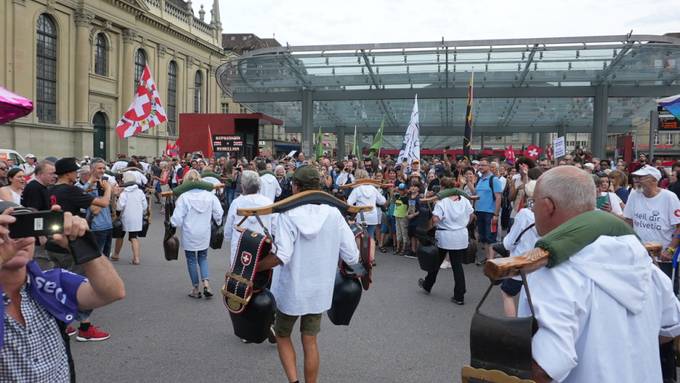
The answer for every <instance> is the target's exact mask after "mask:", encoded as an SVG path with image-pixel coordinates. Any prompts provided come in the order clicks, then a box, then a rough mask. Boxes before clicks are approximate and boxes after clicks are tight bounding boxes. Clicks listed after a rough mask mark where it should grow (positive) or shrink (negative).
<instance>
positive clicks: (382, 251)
mask: <svg viewBox="0 0 680 383" xmlns="http://www.w3.org/2000/svg"><path fill="white" fill-rule="evenodd" d="M379 249H380V252H381V253H383V254H385V253H387V248H386V247H385V246H380V247H379Z"/></svg>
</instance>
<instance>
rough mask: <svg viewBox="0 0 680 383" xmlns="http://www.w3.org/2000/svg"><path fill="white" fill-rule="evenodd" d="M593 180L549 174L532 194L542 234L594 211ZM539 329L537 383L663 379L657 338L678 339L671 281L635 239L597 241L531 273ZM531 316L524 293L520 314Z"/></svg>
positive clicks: (574, 172)
mask: <svg viewBox="0 0 680 383" xmlns="http://www.w3.org/2000/svg"><path fill="white" fill-rule="evenodd" d="M595 195H596V193H595V184H594V183H593V180H592V176H591V175H590V174H588V173H586V172H584V171H583V170H580V169H578V168H576V167H572V166H559V167H556V168H554V169H551V170H549V171H547V172H546V173H544V174H543V175H542V176H541V177H540V178H539V179H538V183H537V185H536V189H535V192H534V214H535V217H536V230H537V231H538V234H539V235H540V236H544V235H546V234H547V233H549V232H550V231H552V230H553V229H556V228H558V227H559V226H560V225H562V224H563V223H565V222H566V221H568V220H569V219H571V218H574V217H576V216H578V215H580V214H582V213H585V212H588V211H591V210H594V209H595V198H596V197H595ZM527 281H528V286H529V289H530V292H531V298H532V301H533V306H534V309H535V312H536V320H537V322H538V331H537V332H536V333H535V334H534V336H533V338H532V355H533V359H534V364H533V372H534V376H533V379H534V380H535V381H536V382H538V383H542V382H550V381H553V380H555V381H558V382H600V383H602V382H612V383H614V382H617V383H621V382H623V383H625V382H630V383H635V382H661V381H662V376H661V365H660V359H659V351H658V350H659V340H660V339H662V337H663V339H664V340H666V341H669V340H670V338H672V337H675V336H678V335H680V303H679V302H678V300H677V299H676V298H675V295H674V294H673V290H672V287H671V283H670V280H669V279H668V277H667V276H666V275H665V274H663V272H661V271H660V270H659V269H658V268H657V267H655V266H654V264H653V263H652V260H651V258H650V257H649V256H648V255H647V252H646V250H645V248H644V246H642V243H641V242H640V240H639V239H638V238H637V237H636V236H635V235H632V234H631V235H623V236H618V237H610V236H600V237H599V238H598V239H597V240H595V241H594V242H592V243H590V244H589V245H587V246H586V247H584V248H583V249H582V250H581V251H579V252H578V253H576V254H574V255H572V256H571V257H570V258H569V259H568V260H566V261H564V262H562V263H560V264H559V265H557V266H554V267H552V268H547V267H544V268H542V269H539V270H537V271H535V272H533V273H531V274H529V275H528V276H527ZM530 313H531V311H530V310H529V306H528V303H527V300H526V295H525V294H524V293H522V299H521V302H520V310H519V315H520V316H528V315H530Z"/></svg>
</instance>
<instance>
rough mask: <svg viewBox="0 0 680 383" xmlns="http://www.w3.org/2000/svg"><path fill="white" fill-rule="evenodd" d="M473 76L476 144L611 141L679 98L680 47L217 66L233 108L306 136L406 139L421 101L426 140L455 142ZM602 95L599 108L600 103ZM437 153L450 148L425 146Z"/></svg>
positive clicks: (259, 60)
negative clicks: (582, 137) (551, 138)
mask: <svg viewBox="0 0 680 383" xmlns="http://www.w3.org/2000/svg"><path fill="white" fill-rule="evenodd" d="M473 71H474V73H475V105H474V112H475V122H474V132H475V135H481V134H492V135H497V136H502V135H508V134H512V133H516V132H527V133H546V132H556V131H559V132H592V133H593V140H592V141H593V148H592V149H593V151H594V152H595V153H596V154H598V155H600V156H601V155H603V154H604V153H603V152H604V144H605V142H606V136H607V133H608V132H627V131H632V130H635V129H637V128H642V127H643V126H645V127H646V126H648V121H649V109H650V108H653V99H654V98H658V97H662V96H668V95H672V94H677V93H680V83H679V80H680V39H678V38H675V37H671V36H657V35H632V34H629V35H614V36H585V37H557V38H555V37H552V38H530V39H499V40H463V41H444V40H442V41H437V42H408V43H386V44H340V45H311V46H286V47H272V48H265V49H260V50H255V51H252V52H249V53H247V54H245V55H243V56H240V57H238V58H235V59H233V60H231V61H229V62H226V63H225V64H223V65H221V66H220V67H219V68H218V69H217V80H218V83H219V85H220V87H221V88H222V90H223V91H225V92H226V93H228V94H230V95H231V96H232V97H233V98H234V100H235V101H236V102H239V103H242V104H246V105H248V106H249V107H250V108H252V109H253V110H257V111H260V112H263V113H266V114H270V115H274V116H276V117H278V118H281V119H283V120H284V121H285V127H286V130H287V131H289V132H303V150H304V151H307V152H309V151H310V150H311V138H312V136H313V132H314V131H315V130H316V129H318V128H321V129H322V130H323V131H324V132H338V133H340V134H344V133H347V134H350V133H352V131H353V127H354V126H355V125H356V126H357V130H358V131H359V132H362V133H374V132H375V131H376V130H377V128H378V126H379V123H380V120H382V119H383V118H385V121H386V124H385V125H386V126H385V134H386V135H390V134H396V135H401V134H403V132H404V130H405V128H406V125H407V124H408V120H409V115H410V109H411V107H412V103H413V98H414V96H415V95H416V94H417V95H418V99H419V104H420V105H419V106H420V116H421V135H422V136H444V137H447V136H448V137H453V136H457V135H460V134H462V127H463V125H464V116H463V113H464V107H462V105H463V104H464V102H465V98H466V97H467V89H466V88H467V83H468V81H469V78H470V76H471V75H472V72H473ZM603 98H604V99H603ZM431 142H433V144H434V145H435V146H436V145H441V146H444V145H446V140H445V139H444V140H431Z"/></svg>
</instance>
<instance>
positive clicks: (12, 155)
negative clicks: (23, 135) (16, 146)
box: [0, 149, 26, 166]
mask: <svg viewBox="0 0 680 383" xmlns="http://www.w3.org/2000/svg"><path fill="white" fill-rule="evenodd" d="M0 160H3V161H10V160H11V161H12V162H13V163H14V165H16V166H18V165H21V164H23V163H24V162H26V160H24V157H22V156H21V154H19V153H18V152H17V151H16V150H12V149H0Z"/></svg>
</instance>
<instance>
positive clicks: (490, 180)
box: [475, 175, 496, 202]
mask: <svg viewBox="0 0 680 383" xmlns="http://www.w3.org/2000/svg"><path fill="white" fill-rule="evenodd" d="M494 178H496V176H494V175H491V177H489V189H491V197H492V198H493V202H496V192H495V191H494V190H493V179H494ZM481 180H482V178H481V177H480V178H479V179H477V183H475V188H476V187H477V185H479V182H480V181H481Z"/></svg>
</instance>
